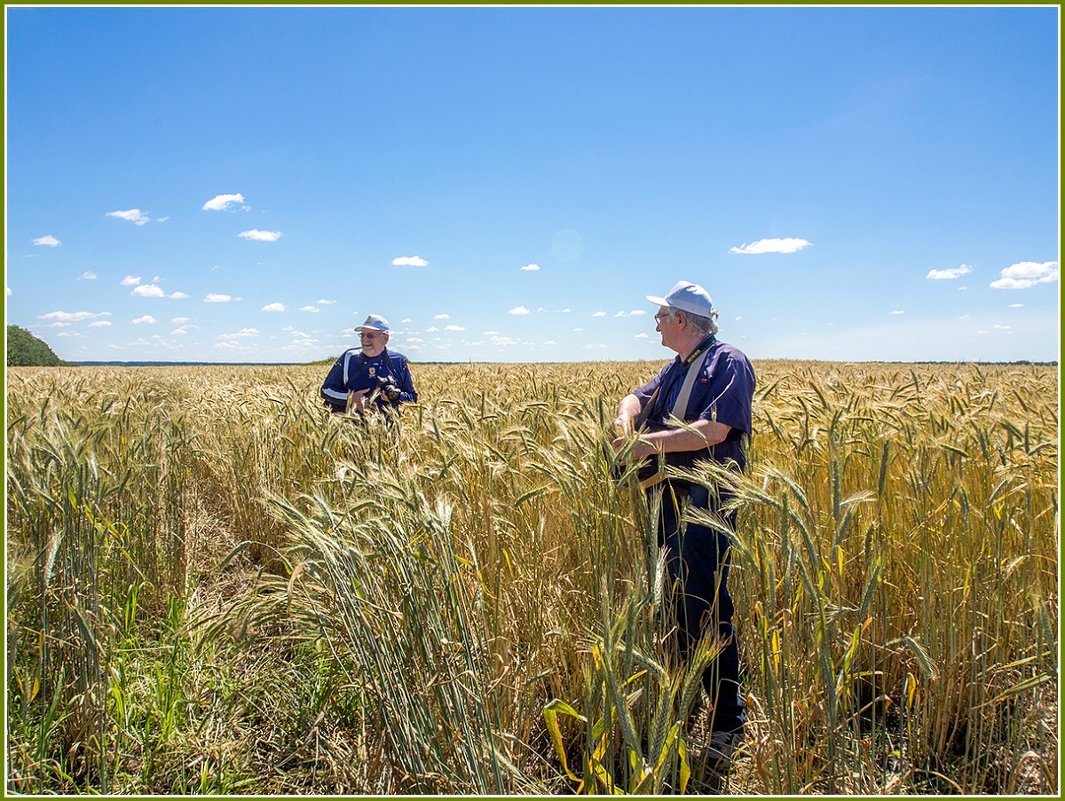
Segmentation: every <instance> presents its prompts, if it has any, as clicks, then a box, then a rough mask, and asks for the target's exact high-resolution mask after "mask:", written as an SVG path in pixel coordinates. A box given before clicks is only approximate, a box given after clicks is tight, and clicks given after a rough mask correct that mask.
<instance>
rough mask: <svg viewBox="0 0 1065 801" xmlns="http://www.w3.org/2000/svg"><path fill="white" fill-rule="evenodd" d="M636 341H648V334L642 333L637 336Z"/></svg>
mask: <svg viewBox="0 0 1065 801" xmlns="http://www.w3.org/2000/svg"><path fill="white" fill-rule="evenodd" d="M636 339H647V334H645V333H644V332H642V331H641V332H640V333H639V334H637V335H636Z"/></svg>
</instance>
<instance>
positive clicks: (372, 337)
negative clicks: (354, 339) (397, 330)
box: [359, 329, 388, 359]
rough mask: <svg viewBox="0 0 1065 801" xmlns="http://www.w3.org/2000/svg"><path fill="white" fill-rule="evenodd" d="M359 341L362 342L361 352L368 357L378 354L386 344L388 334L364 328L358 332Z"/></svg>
mask: <svg viewBox="0 0 1065 801" xmlns="http://www.w3.org/2000/svg"><path fill="white" fill-rule="evenodd" d="M359 341H360V342H362V352H363V354H364V355H366V356H368V357H369V358H371V359H372V358H373V357H374V356H380V355H381V353H383V352H384V349H385V345H386V344H388V334H385V333H382V332H380V331H370V330H368V329H364V330H362V331H360V332H359Z"/></svg>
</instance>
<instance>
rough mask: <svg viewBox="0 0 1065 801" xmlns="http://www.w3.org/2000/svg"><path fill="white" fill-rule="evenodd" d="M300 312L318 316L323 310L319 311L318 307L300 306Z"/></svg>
mask: <svg viewBox="0 0 1065 801" xmlns="http://www.w3.org/2000/svg"><path fill="white" fill-rule="evenodd" d="M300 311H305V312H312V313H314V314H317V313H318V312H320V311H321V309H319V308H318V307H317V306H300Z"/></svg>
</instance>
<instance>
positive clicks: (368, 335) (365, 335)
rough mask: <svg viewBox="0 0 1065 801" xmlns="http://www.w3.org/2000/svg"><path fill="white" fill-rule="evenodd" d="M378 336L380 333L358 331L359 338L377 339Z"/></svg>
mask: <svg viewBox="0 0 1065 801" xmlns="http://www.w3.org/2000/svg"><path fill="white" fill-rule="evenodd" d="M379 336H381V335H380V334H371V333H370V332H368V331H360V332H359V337H360V339H377V338H378V337H379Z"/></svg>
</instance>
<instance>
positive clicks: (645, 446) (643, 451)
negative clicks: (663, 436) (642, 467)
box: [611, 436, 658, 462]
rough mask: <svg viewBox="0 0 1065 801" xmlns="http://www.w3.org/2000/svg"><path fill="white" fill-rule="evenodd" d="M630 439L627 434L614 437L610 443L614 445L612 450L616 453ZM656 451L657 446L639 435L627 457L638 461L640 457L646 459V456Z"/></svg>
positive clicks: (652, 454)
mask: <svg viewBox="0 0 1065 801" xmlns="http://www.w3.org/2000/svg"><path fill="white" fill-rule="evenodd" d="M630 439H631V437H628V436H626V437H615V438H614V441H613V442H612V443H611V444H612V445H613V446H614V452H615V453H617V452H618V451H620V450H621V449H622V448H623V447H624V446H625V444H626V443H627V442H629V440H630ZM656 453H658V448H657V447H655V445H654V444H652V443H650V442H648V441H647V440H646V439H644V438H643V437H640V438H639V439H637V440H636V445H635V446H634V447H633V449H632V454H631V455H630V457H629V458H630V460H631V461H633V462H638V461H640V460H641V459H646V458H647V457H648V456H654V455H655V454H656Z"/></svg>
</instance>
